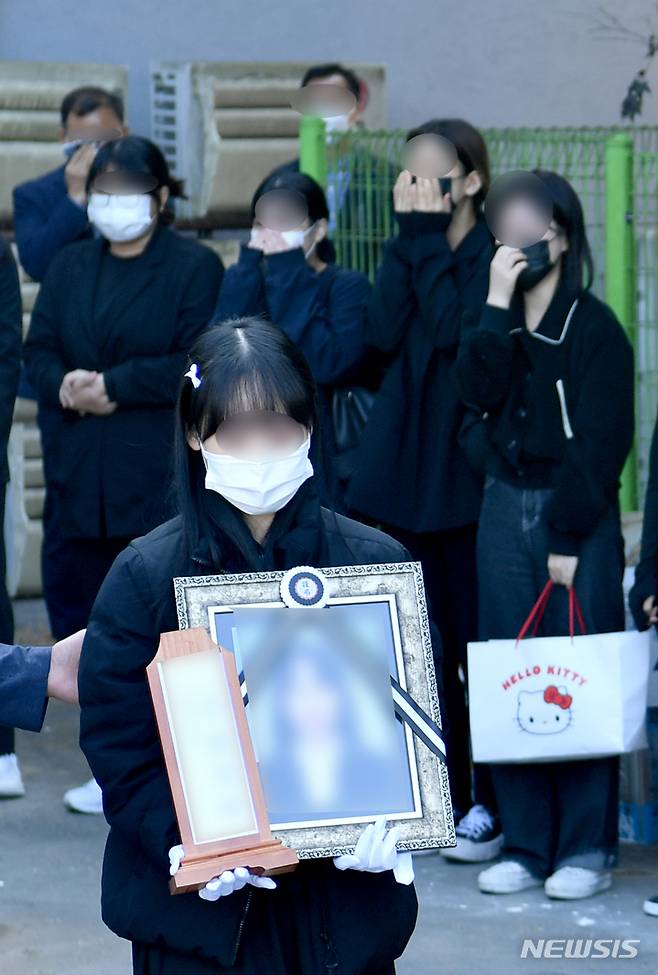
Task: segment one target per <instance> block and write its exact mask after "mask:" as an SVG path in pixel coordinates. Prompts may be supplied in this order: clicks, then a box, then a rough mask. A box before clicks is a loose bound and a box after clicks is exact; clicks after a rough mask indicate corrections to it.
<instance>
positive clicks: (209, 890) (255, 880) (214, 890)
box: [169, 844, 276, 901]
mask: <svg viewBox="0 0 658 975" xmlns="http://www.w3.org/2000/svg"><path fill="white" fill-rule="evenodd" d="M184 857H185V850H184V849H183V847H182V846H180V844H179V845H178V846H172V848H171V850H170V851H169V873H170V874H171V876H172V877H173V876H174V874H175V873H176V872H177V870H178V869H179V867H180V865H181V861H182V860H183V859H184ZM246 884H251V885H252V887H263V888H265V890H274V888H275V887H276V884H275V882H274V881H273V880H272V878H271V877H259V876H258V875H257V874H255V873H250V872H249V871H248V870H247V868H246V867H236V868H235V870H225V871H224V873H223V874H222V875H221V877H214V878H213V880H210V881H209V882H208V883H207V884H206V886H205V887H203V888H202V889H201V890H200V891H199V892H198V893H199V897H200V898H201V899H202V900H204V901H217V900H219V898H220V897H227V896H228V895H229V894H232V893H233V891H234V890H242V888H243V887H244V886H246Z"/></svg>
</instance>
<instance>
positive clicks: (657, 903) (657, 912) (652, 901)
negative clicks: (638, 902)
mask: <svg viewBox="0 0 658 975" xmlns="http://www.w3.org/2000/svg"><path fill="white" fill-rule="evenodd" d="M642 910H643V911H644V913H645V914H649V915H650V916H651V917H658V897H649V899H648V900H646V901H645V902H644V904H643V905H642Z"/></svg>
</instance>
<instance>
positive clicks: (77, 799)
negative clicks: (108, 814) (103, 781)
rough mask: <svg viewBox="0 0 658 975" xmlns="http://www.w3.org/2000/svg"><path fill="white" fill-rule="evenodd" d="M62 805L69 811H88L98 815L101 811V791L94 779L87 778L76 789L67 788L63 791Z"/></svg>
mask: <svg viewBox="0 0 658 975" xmlns="http://www.w3.org/2000/svg"><path fill="white" fill-rule="evenodd" d="M64 805H65V806H66V807H67V808H68V809H70V810H71V812H78V813H88V814H89V815H91V816H99V815H101V814H102V812H103V793H102V792H101V787H100V786H99V784H98V782H97V781H96V779H89V782H85V784H84V785H79V786H78V787H77V789H69V791H68V792H66V793H64Z"/></svg>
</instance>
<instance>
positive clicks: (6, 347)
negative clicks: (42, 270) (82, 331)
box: [0, 238, 23, 484]
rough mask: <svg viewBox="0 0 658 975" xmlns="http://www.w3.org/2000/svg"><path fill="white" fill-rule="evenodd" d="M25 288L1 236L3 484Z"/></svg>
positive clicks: (0, 469) (0, 472)
mask: <svg viewBox="0 0 658 975" xmlns="http://www.w3.org/2000/svg"><path fill="white" fill-rule="evenodd" d="M22 320H23V314H22V306H21V291H20V287H19V284H18V272H17V270H16V264H15V262H14V258H13V256H12V253H11V250H10V248H9V244H7V242H6V241H5V240H3V239H2V238H0V484H5V483H6V482H7V481H8V480H9V467H8V465H7V441H8V440H9V433H10V431H11V423H12V419H13V416H14V401H15V399H16V390H17V389H18V380H19V377H20V372H21V328H22Z"/></svg>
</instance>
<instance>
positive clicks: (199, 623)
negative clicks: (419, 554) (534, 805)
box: [174, 562, 455, 859]
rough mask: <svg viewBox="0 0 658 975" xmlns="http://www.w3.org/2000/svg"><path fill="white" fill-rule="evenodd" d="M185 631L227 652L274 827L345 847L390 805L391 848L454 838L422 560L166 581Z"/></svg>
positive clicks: (322, 848) (323, 851)
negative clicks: (395, 837)
mask: <svg viewBox="0 0 658 975" xmlns="http://www.w3.org/2000/svg"><path fill="white" fill-rule="evenodd" d="M174 590H175V597H176V606H177V612H178V620H179V626H180V628H181V630H186V629H189V628H196V627H203V628H204V629H205V630H206V632H207V633H208V634H209V636H210V637H211V639H212V640H213V642H214V643H216V644H217V645H218V646H220V647H221V648H222V649H223V650H224V651H228V652H230V653H231V654H233V655H234V659H235V665H236V670H237V673H238V675H239V682H240V688H241V694H242V700H243V702H244V706H245V709H246V715H247V721H248V727H249V731H250V734H251V739H252V742H253V747H254V752H255V757H256V761H257V765H258V771H259V774H260V779H261V782H262V787H263V792H264V797H265V804H266V809H267V816H268V819H269V825H270V828H271V831H272V834H273V836H274V837H276V838H277V839H280V840H281V841H282V843H284V844H285V845H286V846H289V847H291V848H293V849H294V850H295V851H296V853H297V855H298V856H299V857H300V858H301V859H307V858H313V857H329V856H338V855H340V854H342V853H347V852H352V851H353V850H354V847H355V846H356V843H357V841H358V839H359V836H360V835H361V833H362V831H363V827H364V824H366V823H368V822H372V821H373V819H375V818H376V817H377V816H381V815H385V816H386V817H387V820H388V822H389V824H390V825H393V824H395V825H399V826H400V830H401V836H400V841H399V843H398V848H399V849H401V850H409V851H414V850H423V849H431V848H437V847H444V846H454V844H455V834H454V823H453V819H452V806H451V802H450V791H449V785H448V773H447V767H446V764H445V746H444V743H443V736H442V732H441V714H440V709H439V700H438V694H437V685H436V676H435V671H434V659H433V653H432V642H431V636H430V625H429V618H428V613H427V605H426V600H425V592H424V586H423V579H422V572H421V568H420V565H419V563H416V562H404V563H395V564H382V565H365V566H349V567H338V568H323V569H315V568H313V567H310V566H302V567H297V568H295V569H292V570H290V571H288V572H285V573H284V572H258V573H241V574H233V575H216V576H196V577H189V578H177V579H175V580H174Z"/></svg>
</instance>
